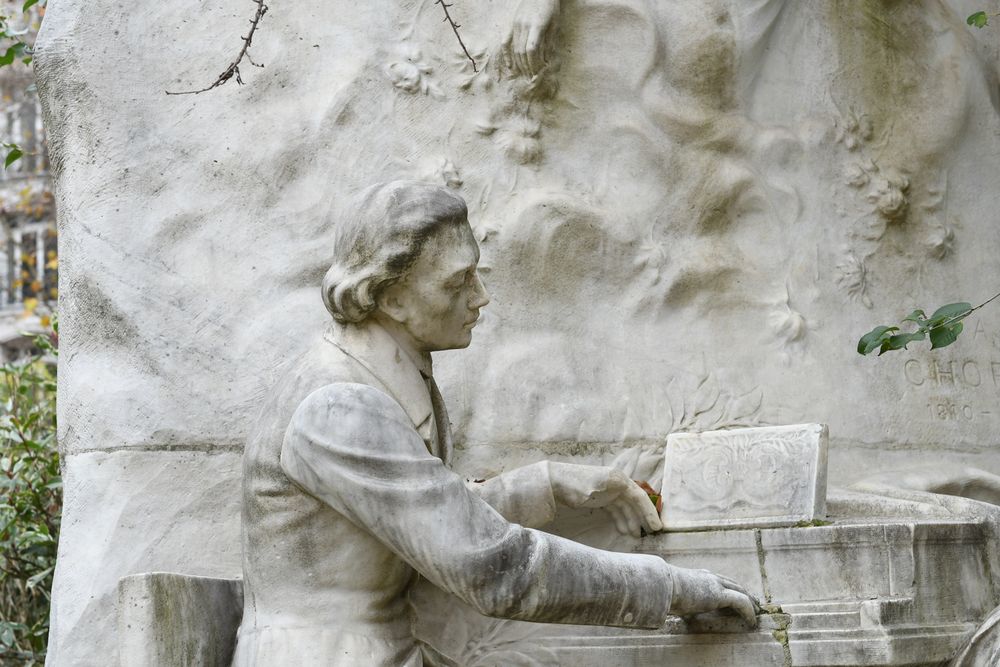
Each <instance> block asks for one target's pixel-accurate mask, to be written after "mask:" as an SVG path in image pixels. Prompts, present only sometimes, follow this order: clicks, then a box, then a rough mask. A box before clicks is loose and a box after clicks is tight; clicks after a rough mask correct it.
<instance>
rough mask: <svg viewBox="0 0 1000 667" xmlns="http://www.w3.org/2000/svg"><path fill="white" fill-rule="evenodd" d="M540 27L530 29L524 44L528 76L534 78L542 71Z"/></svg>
mask: <svg viewBox="0 0 1000 667" xmlns="http://www.w3.org/2000/svg"><path fill="white" fill-rule="evenodd" d="M541 47H542V27H541V26H540V25H537V24H536V25H533V26H531V29H530V30H528V39H527V41H526V42H525V44H524V52H525V57H526V59H527V61H528V67H529V68H530V69H531V71H530V72H529V74H530V75H531V76H534V75H535V74H538V72H540V71H541V69H542V65H543V62H542V48H541Z"/></svg>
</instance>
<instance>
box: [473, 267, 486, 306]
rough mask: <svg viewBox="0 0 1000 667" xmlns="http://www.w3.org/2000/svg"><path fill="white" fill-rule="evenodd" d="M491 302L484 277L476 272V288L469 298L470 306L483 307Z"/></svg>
mask: <svg viewBox="0 0 1000 667" xmlns="http://www.w3.org/2000/svg"><path fill="white" fill-rule="evenodd" d="M489 302H490V294H489V292H487V291H486V286H485V285H483V280H482V278H480V277H479V274H478V273H477V274H476V283H475V289H473V291H472V296H471V297H470V298H469V308H473V309H476V308H482V307H484V306H485V305H486V304H488V303H489Z"/></svg>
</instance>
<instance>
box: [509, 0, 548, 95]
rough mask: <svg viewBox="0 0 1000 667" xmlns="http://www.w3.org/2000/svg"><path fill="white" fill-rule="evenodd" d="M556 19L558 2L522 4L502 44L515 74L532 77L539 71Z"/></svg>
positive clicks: (543, 0)
mask: <svg viewBox="0 0 1000 667" xmlns="http://www.w3.org/2000/svg"><path fill="white" fill-rule="evenodd" d="M558 15H559V0H521V2H520V4H519V5H518V6H517V11H515V12H514V22H513V25H511V28H510V32H509V33H507V38H506V39H505V40H504V43H503V50H504V53H505V55H506V56H507V62H508V63H509V65H510V68H511V69H512V70H513V71H514V73H515V74H523V75H524V76H528V77H531V76H534V75H536V74H538V73H539V72H540V71H542V68H543V67H544V66H545V52H546V51H547V49H548V47H549V42H550V40H551V39H552V36H553V34H554V33H555V29H556V18H557V17H558Z"/></svg>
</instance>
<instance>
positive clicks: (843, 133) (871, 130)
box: [837, 111, 875, 151]
mask: <svg viewBox="0 0 1000 667" xmlns="http://www.w3.org/2000/svg"><path fill="white" fill-rule="evenodd" d="M874 135H875V126H874V125H873V124H872V121H871V119H870V118H869V117H868V115H867V114H860V115H859V114H856V113H855V112H853V111H849V112H847V114H845V116H844V117H843V118H842V119H841V120H840V121H839V122H838V123H837V141H839V142H840V143H842V144H844V147H845V148H846V149H847V150H849V151H854V150H857V149H858V147H859V146H861V144H863V143H867V142H869V141H871V139H872V137H873V136H874Z"/></svg>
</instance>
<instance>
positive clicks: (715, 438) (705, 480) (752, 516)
mask: <svg viewBox="0 0 1000 667" xmlns="http://www.w3.org/2000/svg"><path fill="white" fill-rule="evenodd" d="M828 437H829V435H828V433H827V428H826V426H824V425H822V424H797V425H788V426H764V427H757V428H746V429H733V430H731V431H706V432H705V433H672V434H671V435H669V436H668V437H667V445H666V448H665V449H664V467H663V488H662V497H663V513H662V519H663V525H664V527H665V528H666V529H667V530H701V529H705V528H717V529H722V528H733V527H737V526H746V527H764V526H791V525H795V524H796V523H809V522H814V521H822V520H824V519H825V518H826V467H827V440H828Z"/></svg>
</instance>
